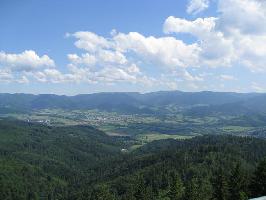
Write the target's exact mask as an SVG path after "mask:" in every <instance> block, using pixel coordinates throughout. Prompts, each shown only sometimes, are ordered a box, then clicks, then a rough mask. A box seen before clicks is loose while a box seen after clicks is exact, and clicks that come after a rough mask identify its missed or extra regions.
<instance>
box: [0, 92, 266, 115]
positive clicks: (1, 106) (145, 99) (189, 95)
mask: <svg viewBox="0 0 266 200" xmlns="http://www.w3.org/2000/svg"><path fill="white" fill-rule="evenodd" d="M265 100H266V96H265V94H256V93H247V94H243V93H230V92H181V91H165V92H154V93H145V94H140V93H128V92H124V93H123V92H120V93H95V94H83V95H76V96H64V95H62V96H59V95H52V94H41V95H31V94H0V113H5V112H7V109H11V110H8V111H17V112H26V111H29V110H34V109H54V108H61V109H70V110H71V109H72V110H73V109H99V110H104V111H116V112H120V113H131V114H132V113H146V114H151V113H153V114H154V113H158V110H159V111H160V112H159V113H161V114H162V113H164V112H169V110H168V109H167V108H168V107H169V106H173V107H175V108H179V109H180V108H182V109H186V110H187V109H188V110H190V108H191V107H193V108H194V107H199V108H200V109H202V110H204V112H205V113H209V114H210V112H211V111H212V112H217V111H218V112H223V113H224V112H225V113H226V112H229V113H230V112H233V113H235V112H239V111H240V109H241V112H242V113H247V112H265V111H266V104H265ZM232 108H233V109H232Z"/></svg>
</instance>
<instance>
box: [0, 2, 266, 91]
mask: <svg viewBox="0 0 266 200" xmlns="http://www.w3.org/2000/svg"><path fill="white" fill-rule="evenodd" d="M0 27H1V28H0V92H11V93H14V92H24V93H57V94H67V95H73V94H79V93H93V92H103V91H104V92H108V91H112V92H113V91H138V92H149V91H158V90H184V91H202V90H213V91H236V92H265V91H266V82H265V71H266V3H265V1H259V0H188V1H186V0H184V1H183V0H182V1H181V0H134V1H130V0H108V1H106V0H66V1H54V0H45V1H41V0H1V1H0Z"/></svg>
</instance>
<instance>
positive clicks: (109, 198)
mask: <svg viewBox="0 0 266 200" xmlns="http://www.w3.org/2000/svg"><path fill="white" fill-rule="evenodd" d="M90 199H91V200H115V197H114V195H113V194H112V193H111V192H110V190H109V187H108V186H107V185H100V186H97V187H96V188H94V190H93V191H92V193H91V197H90Z"/></svg>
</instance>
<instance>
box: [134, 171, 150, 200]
mask: <svg viewBox="0 0 266 200" xmlns="http://www.w3.org/2000/svg"><path fill="white" fill-rule="evenodd" d="M134 197H135V198H136V199H137V200H148V199H149V198H148V196H147V191H146V186H145V181H144V178H143V176H139V177H138V180H137V187H136V190H135V193H134Z"/></svg>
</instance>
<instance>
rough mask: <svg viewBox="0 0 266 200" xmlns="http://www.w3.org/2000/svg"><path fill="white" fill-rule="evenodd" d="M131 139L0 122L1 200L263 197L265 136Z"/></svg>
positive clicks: (83, 128)
mask: <svg viewBox="0 0 266 200" xmlns="http://www.w3.org/2000/svg"><path fill="white" fill-rule="evenodd" d="M129 140H130V139H129V138H125V137H110V136H107V135H106V134H105V133H104V132H101V131H99V130H97V129H95V128H92V127H89V126H72V127H50V126H46V125H40V124H32V123H26V122H20V121H13V120H1V121H0V168H1V170H0V185H1V187H0V190H1V191H0V195H1V197H0V199H12V200H15V199H18V200H20V199H27V200H29V199H69V200H73V199H84V200H85V199H89V200H110V199H114V200H116V199H117V200H131V199H132V200H133V199H134V200H142V199H143V200H144V199H147V200H148V199H154V200H155V199H156V200H159V199H165V200H172V199H173V200H174V199H175V200H179V199H183V200H201V199H202V200H206V199H210V200H214V199H216V200H220V199H221V200H233V199H234V200H236V199H239V200H244V199H248V198H251V197H258V196H262V195H266V190H265V188H266V160H265V157H266V141H265V140H264V139H258V138H252V137H235V136H230V135H227V136H217V135H216V136H212V135H206V136H200V137H194V138H193V139H189V140H173V139H168V140H159V141H154V142H151V143H149V144H146V145H144V146H143V147H141V148H139V149H136V150H134V151H131V152H123V151H122V152H121V149H123V148H127V146H128V145H129V144H130V141H129Z"/></svg>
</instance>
